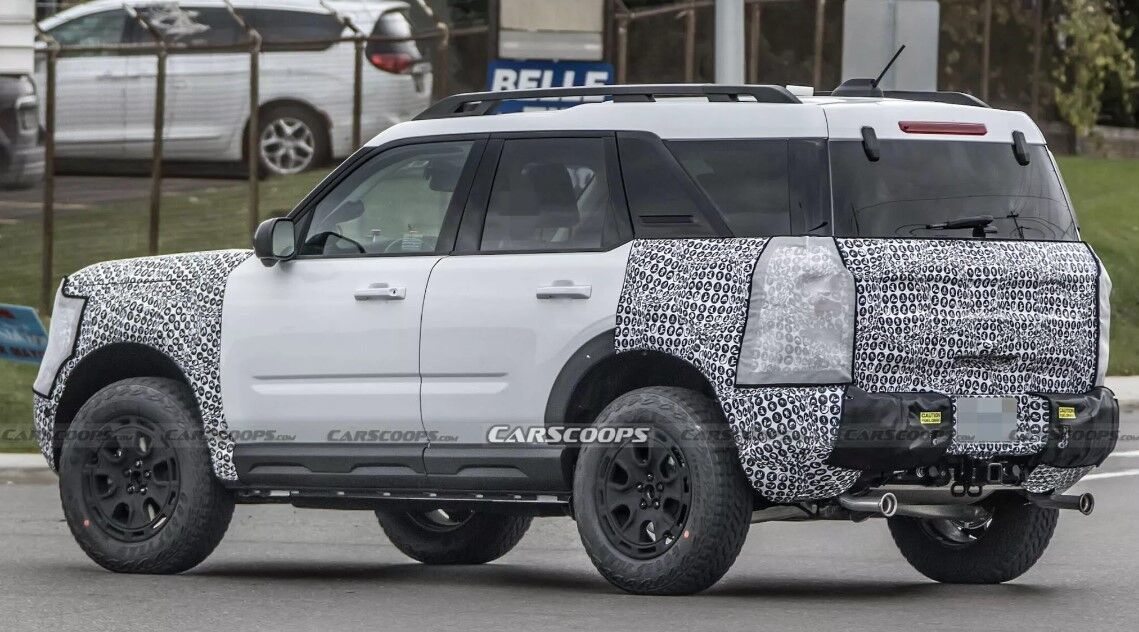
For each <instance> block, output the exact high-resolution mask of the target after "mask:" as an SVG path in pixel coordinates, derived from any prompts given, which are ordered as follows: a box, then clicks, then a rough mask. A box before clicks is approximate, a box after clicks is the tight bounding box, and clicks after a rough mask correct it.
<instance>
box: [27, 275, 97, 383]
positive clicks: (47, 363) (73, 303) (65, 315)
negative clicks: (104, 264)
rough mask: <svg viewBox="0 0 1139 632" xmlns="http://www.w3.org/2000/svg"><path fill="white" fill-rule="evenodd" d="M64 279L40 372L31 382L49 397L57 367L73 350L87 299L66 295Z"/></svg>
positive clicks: (57, 297)
mask: <svg viewBox="0 0 1139 632" xmlns="http://www.w3.org/2000/svg"><path fill="white" fill-rule="evenodd" d="M66 285H67V279H64V280H63V282H62V283H60V284H59V289H58V290H56V292H55V304H54V306H53V307H52V310H51V327H50V329H49V331H48V334H47V349H46V350H45V351H44V357H43V360H42V361H41V362H40V370H39V373H37V374H36V381H35V382H34V383H33V384H32V390H34V391H35V392H36V393H37V394H39V395H41V396H43V397H50V396H51V389H52V386H53V385H54V384H55V378H56V376H57V375H58V374H59V369H60V367H62V366H63V363H64V362H66V361H67V359H68V358H70V357H71V354H72V352H73V351H74V350H75V340H76V337H77V336H78V334H79V322H80V321H81V320H82V318H83V306H84V305H85V304H86V302H87V299H85V298H77V297H72V296H67V295H66V294H64V292H63V290H64V287H65V286H66Z"/></svg>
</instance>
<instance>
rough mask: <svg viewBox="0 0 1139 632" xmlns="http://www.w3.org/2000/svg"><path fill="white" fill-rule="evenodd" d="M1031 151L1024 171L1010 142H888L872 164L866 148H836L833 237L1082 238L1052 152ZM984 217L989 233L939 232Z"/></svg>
mask: <svg viewBox="0 0 1139 632" xmlns="http://www.w3.org/2000/svg"><path fill="white" fill-rule="evenodd" d="M1028 150H1029V164H1028V165H1024V166H1022V165H1021V164H1020V163H1019V162H1017V159H1016V156H1015V154H1014V152H1013V149H1012V143H1011V142H1008V143H980V142H970V141H928V140H882V141H880V159H879V160H878V161H877V162H872V161H871V160H869V159H868V158H867V157H866V152H865V150H864V149H863V146H862V142H861V141H832V142H831V143H830V159H831V181H832V183H833V185H832V188H833V196H834V219H835V224H836V226H835V234H836V235H838V236H841V237H947V238H956V239H961V238H964V239H969V238H973V237H974V236H976V237H981V235H980V231H985V232H984V237H987V238H998V239H1038V240H1074V239H1077V235H1076V227H1075V222H1074V221H1073V219H1072V213H1071V211H1070V210H1069V208H1068V204H1067V201H1066V199H1065V196H1064V191H1063V188H1062V187H1061V184H1060V178H1059V176H1058V175H1057V173H1056V171H1055V170H1054V168H1053V166H1052V161H1051V159H1050V157H1049V156H1048V152H1047V151H1046V150H1045V149H1044V147H1043V146H1040V145H1030V146H1029V147H1028ZM984 216H991V217H992V218H993V221H992V223H990V224H989V225H988V227H987V228H985V227H977V228H975V227H965V228H949V229H945V228H939V227H937V225H938V224H942V223H946V222H953V221H957V220H965V221H966V223H968V222H969V221H970V220H973V223H974V224H976V223H978V222H977V221H975V220H976V218H979V217H984ZM980 223H983V220H981V222H980Z"/></svg>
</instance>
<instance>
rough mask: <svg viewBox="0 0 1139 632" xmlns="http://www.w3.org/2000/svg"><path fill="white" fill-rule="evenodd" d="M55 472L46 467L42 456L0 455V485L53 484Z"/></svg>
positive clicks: (36, 454)
mask: <svg viewBox="0 0 1139 632" xmlns="http://www.w3.org/2000/svg"><path fill="white" fill-rule="evenodd" d="M55 481H56V476H55V472H52V471H51V469H50V468H49V467H48V466H47V461H45V460H44V458H43V455H41V454H39V453H38V452H37V453H34V454H0V485H14V484H17V483H55Z"/></svg>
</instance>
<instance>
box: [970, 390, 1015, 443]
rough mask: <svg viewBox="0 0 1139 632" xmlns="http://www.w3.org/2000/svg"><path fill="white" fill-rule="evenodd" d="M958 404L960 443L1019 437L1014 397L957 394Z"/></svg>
mask: <svg viewBox="0 0 1139 632" xmlns="http://www.w3.org/2000/svg"><path fill="white" fill-rule="evenodd" d="M956 403H957V441H958V442H961V443H980V442H991V441H1015V440H1016V427H1017V415H1016V398H1015V397H958V398H957V399H956Z"/></svg>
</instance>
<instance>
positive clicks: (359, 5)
mask: <svg viewBox="0 0 1139 632" xmlns="http://www.w3.org/2000/svg"><path fill="white" fill-rule="evenodd" d="M231 2H232V4H233V6H234V8H235V9H237V10H239V11H240V10H241V9H289V10H293V11H308V12H312V13H329V11H328V8H327V7H325V6H324V5H322V4H321V2H320V0H231ZM171 3H172V4H177V5H178V6H180V7H184V8H193V7H225V1H224V0H91V1H90V2H84V3H83V4H79V5H76V6H74V7H71V8H70V9H66V10H64V11H60V12H59V13H56V14H55V15H53V16H51V17H48V18H45V19H44V20H43V21H41V22H40V24H41V26H42V27H43V28H44V29H50V28H54V27H55V26H56V25H57V24H59V23H61V22H65V21H67V20H70V19H72V18H74V17H78V16H80V15H86V14H88V13H97V12H99V11H106V10H107V9H121V8H122V7H123V5H126V6H132V7H133V6H142V5H153V4H171ZM325 4H327V5H328V6H329V7H332V9H333V10H335V11H337V12H339V13H342V14H360V13H363V14H368V15H373V16H376V17H378V15H379V13H382V12H384V11H389V10H391V9H402V8H407V2H404V1H403V0H327V1H326V2H325ZM368 26H369V28H370V27H371V25H368Z"/></svg>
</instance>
